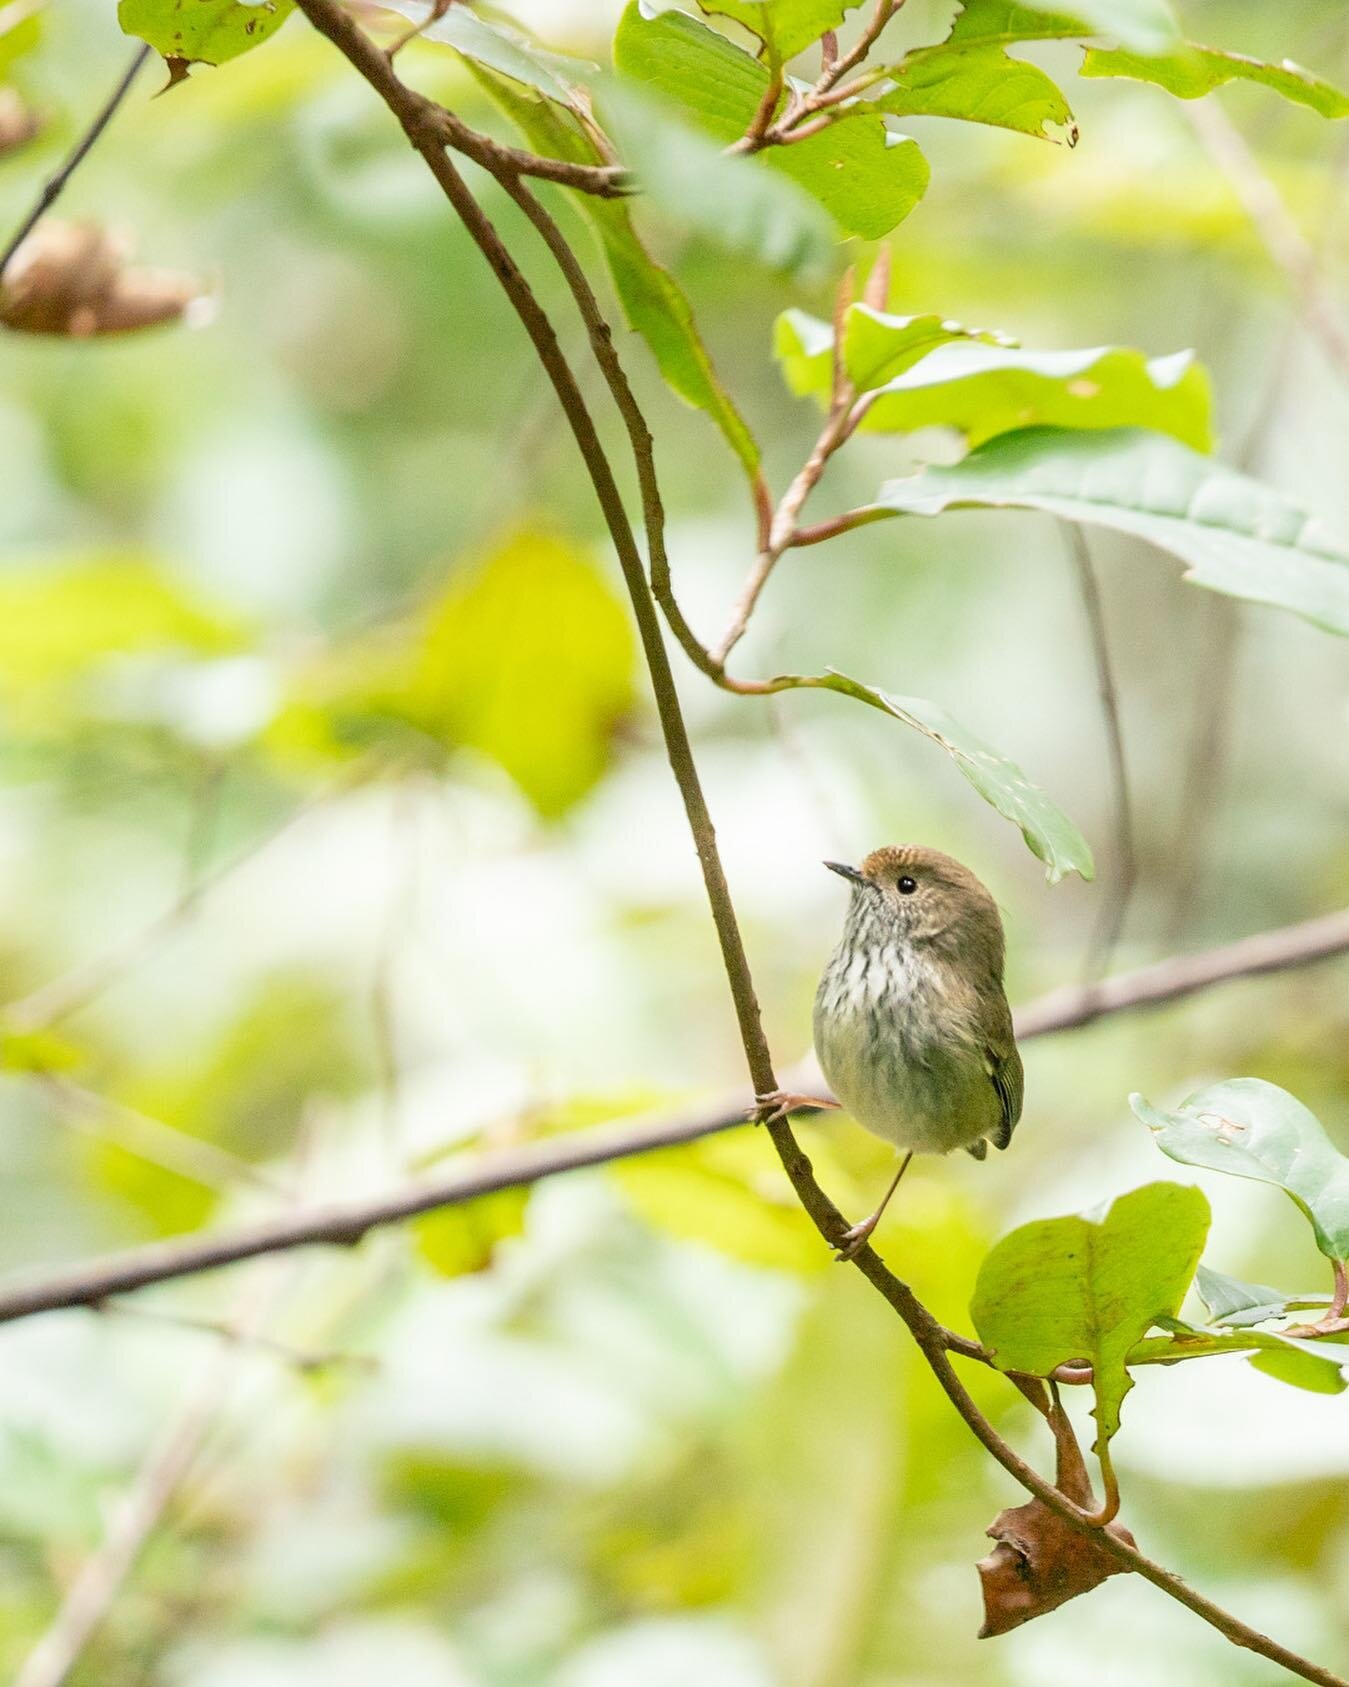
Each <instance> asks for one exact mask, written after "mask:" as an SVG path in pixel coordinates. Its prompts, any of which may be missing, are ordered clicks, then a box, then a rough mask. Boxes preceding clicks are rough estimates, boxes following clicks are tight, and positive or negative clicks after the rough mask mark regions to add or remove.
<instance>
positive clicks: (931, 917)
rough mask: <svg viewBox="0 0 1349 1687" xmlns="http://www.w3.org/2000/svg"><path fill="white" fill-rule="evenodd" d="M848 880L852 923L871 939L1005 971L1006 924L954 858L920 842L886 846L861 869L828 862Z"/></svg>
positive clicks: (975, 880) (858, 932)
mask: <svg viewBox="0 0 1349 1687" xmlns="http://www.w3.org/2000/svg"><path fill="white" fill-rule="evenodd" d="M825 866H826V867H828V868H829V870H830V872H833V873H837V874H838V875H839V876H840V877H841V878H845V879H847V880H848V882H849V883H850V885H851V886H852V903H851V905H850V907H849V910H848V923H849V925H850V927H852V928H853V930H854V933H855V935H857V936H859V937H867V938H870V939H871V940H872V941H885V940H887V939H888V940H890V941H894V940H895V939H898V940H899V941H901V942H904V943H913V944H938V945H940V946H941V947H943V948H948V947H950V948H956V949H958V950H959V951H960V952H961V953H962V954H967V955H968V956H969V958H970V959H971V960H980V961H986V962H987V963H989V964H991V965H992V966H993V967H994V968H995V969H996V970H998V971H999V972H1000V971H1001V967H1002V951H1003V937H1002V920H1001V918H1000V917H999V914H998V906H997V903H996V902H994V900H993V898H992V896H991V895H990V894H989V892H988V890H987V888H986V887H985V886H984V885H983V884H982V883H981V882H980V880H979V879H978V878H976V877H975V875H974V874H973V873H972V872H971V871H970V870H969V868H968V867H966V866H964V865H962V863H960V862H959V861H957V860H956V859H955V858H954V857H953V856H950V855H944V854H943V853H942V851H941V850H939V849H927V848H925V847H924V846H923V845H921V844H887V845H886V846H885V847H884V848H883V849H874V850H872V852H871V854H870V855H868V856H867V857H866V859H865V860H864V861H863V862H862V864H861V866H860V867H850V866H847V865H846V864H845V863H844V862H841V861H826V862H825Z"/></svg>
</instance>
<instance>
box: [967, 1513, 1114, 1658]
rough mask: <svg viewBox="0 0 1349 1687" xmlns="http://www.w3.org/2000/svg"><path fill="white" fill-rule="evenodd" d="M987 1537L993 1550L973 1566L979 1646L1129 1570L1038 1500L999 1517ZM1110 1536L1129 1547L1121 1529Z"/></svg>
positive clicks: (1000, 1514) (1088, 1536) (989, 1529)
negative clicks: (980, 1615)
mask: <svg viewBox="0 0 1349 1687" xmlns="http://www.w3.org/2000/svg"><path fill="white" fill-rule="evenodd" d="M988 1533H989V1535H990V1536H992V1538H993V1539H994V1540H995V1541H996V1542H997V1545H996V1546H995V1547H994V1548H993V1550H992V1552H990V1553H989V1555H988V1557H987V1558H981V1559H980V1561H979V1563H978V1565H977V1566H976V1568H977V1569H978V1571H979V1580H980V1581H981V1582H982V1584H983V1590H984V1626H983V1627H982V1628H981V1629H980V1630H979V1638H980V1639H981V1640H986V1639H988V1638H989V1637H990V1636H992V1635H995V1634H1006V1633H1007V1631H1008V1629H1012V1628H1018V1627H1019V1626H1020V1625H1021V1624H1022V1623H1028V1622H1029V1621H1030V1620H1031V1618H1032V1617H1041V1616H1043V1615H1044V1614H1045V1612H1046V1611H1052V1610H1053V1609H1054V1608H1055V1607H1056V1606H1058V1605H1064V1604H1066V1603H1067V1601H1068V1600H1070V1599H1076V1598H1077V1596H1078V1594H1079V1593H1090V1592H1091V1590H1092V1588H1094V1587H1099V1586H1100V1584H1101V1583H1102V1582H1103V1581H1104V1580H1105V1579H1106V1577H1107V1576H1117V1575H1119V1574H1120V1572H1121V1571H1123V1570H1127V1569H1128V1565H1127V1564H1121V1563H1120V1561H1119V1559H1118V1558H1113V1557H1111V1555H1110V1554H1109V1553H1108V1552H1107V1551H1106V1550H1105V1548H1104V1547H1102V1546H1100V1545H1099V1544H1098V1543H1097V1542H1096V1541H1095V1540H1094V1539H1093V1538H1092V1536H1091V1535H1087V1534H1083V1533H1082V1532H1081V1530H1079V1529H1074V1528H1073V1526H1072V1524H1071V1523H1068V1522H1065V1520H1064V1519H1063V1518H1062V1517H1060V1516H1059V1515H1058V1513H1057V1512H1054V1511H1051V1510H1050V1509H1049V1507H1048V1506H1047V1505H1045V1504H1043V1503H1042V1502H1041V1501H1040V1500H1030V1501H1029V1502H1028V1503H1027V1504H1026V1505H1019V1506H1015V1507H1013V1508H1012V1509H1010V1510H1007V1511H1002V1512H999V1513H998V1515H997V1517H995V1518H994V1520H993V1522H992V1523H991V1524H990V1525H989V1528H988ZM1109 1533H1110V1534H1112V1535H1114V1536H1115V1537H1116V1539H1117V1540H1122V1541H1125V1542H1127V1543H1128V1544H1129V1545H1130V1546H1133V1545H1134V1538H1133V1536H1132V1535H1131V1534H1130V1533H1129V1531H1128V1530H1127V1529H1126V1528H1124V1527H1123V1525H1122V1524H1119V1523H1112V1524H1111V1525H1110V1526H1109Z"/></svg>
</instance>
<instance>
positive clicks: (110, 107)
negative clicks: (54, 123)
mask: <svg viewBox="0 0 1349 1687" xmlns="http://www.w3.org/2000/svg"><path fill="white" fill-rule="evenodd" d="M149 56H150V49H149V47H148V46H147V45H146V44H145V43H144V42H141V43H140V44H139V45H138V46H137V47H136V49H135V51H134V52H133V53H132V55H131V59H130V62H129V63H128V65H127V67H126V69H125V70H124V71H123V72H122V74H121V76H120V77H119V78H118V80H117V86H116V87H115V88H114V89H113V91H112V93H111V94H109V95H108V98H107V99H106V100H105V101H104V102H103V105H102V106H101V107H100V109H99V112H98V115H97V116H96V117H95V118H94V120H93V122H92V123H91V124H90V125H89V127H88V128H87V129H86V130H85V131H84V133H83V134H82V135H81V136H80V138H79V139H78V140H77V141H76V142H75V145H74V146H73V147H72V148H71V149H70V151H69V152H68V153H67V154H66V156H65V158H64V159H63V160H62V162H61V165H60V167H59V168H58V169H57V170H56V171H55V173H54V174H53V175H51V176H49V177H48V178H47V180H46V181H45V182H44V183H43V184H42V190H41V192H40V193H39V194H38V196H37V199H36V201H35V202H34V204H33V206H32V208H31V209H30V210H29V211H28V213H27V215H26V216H25V217H24V218H23V220H22V221H21V222H20V224H19V226H18V228H17V229H15V231H14V233H13V234H12V235H11V236H10V238H9V240H8V242H7V243H6V246H5V249H4V251H3V252H0V278H2V277H3V276H4V273H5V271H6V270H7V269H8V268H9V264H10V259H11V258H13V256H14V254H15V253H16V252H17V251H18V249H19V248H20V246H22V245H23V243H24V241H25V240H27V238H28V236H29V235H30V234H31V233H32V232H33V230H34V229H35V228H36V227H37V225H38V224H39V223H40V222H41V221H42V219H43V217H45V216H46V214H47V212H48V211H50V210H51V208H52V206H53V205H54V204H55V203H56V201H57V200H58V199H59V198H60V197H61V195H62V194H63V193H64V192H65V189H66V183H67V182H69V180H70V178H71V177H72V176H73V175H74V174H75V172H76V170H78V169H79V167H80V165H81V164H83V162H84V160H85V159H86V158H87V157H88V156H89V154H90V152H92V151H93V148H94V146H95V145H96V143H97V141H98V139H99V136H100V135H102V133H103V131H104V130H105V129H106V128H107V126H108V124H109V123H111V122H112V120H113V118H114V117H115V116H116V115H117V112H118V109H119V108H120V106H121V104H122V102H123V100H125V99H126V97H127V95H128V94H129V93H130V92H131V87H132V84H133V83H134V82H135V80H136V78H137V76H139V75H140V71H141V66H142V65H143V64H144V63H145V61H146V59H148V58H149Z"/></svg>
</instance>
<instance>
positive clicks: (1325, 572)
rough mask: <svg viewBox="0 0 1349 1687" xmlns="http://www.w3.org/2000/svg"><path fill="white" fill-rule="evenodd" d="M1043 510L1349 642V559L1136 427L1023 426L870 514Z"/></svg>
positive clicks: (1259, 491)
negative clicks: (1142, 546)
mask: <svg viewBox="0 0 1349 1687" xmlns="http://www.w3.org/2000/svg"><path fill="white" fill-rule="evenodd" d="M965 509H1023V510H1043V511H1045V512H1047V513H1048V514H1050V515H1056V516H1060V517H1061V518H1062V519H1063V520H1065V521H1078V522H1085V523H1088V524H1091V525H1096V526H1100V527H1110V528H1113V529H1114V530H1115V531H1116V532H1119V533H1129V534H1132V535H1133V536H1134V537H1136V538H1139V539H1145V540H1147V542H1148V543H1149V544H1151V545H1155V546H1156V547H1157V549H1158V550H1163V551H1170V553H1171V554H1172V555H1173V556H1177V557H1179V558H1180V559H1181V560H1182V561H1183V562H1185V563H1187V564H1188V565H1189V567H1188V570H1187V573H1186V578H1187V579H1189V580H1194V581H1195V582H1196V583H1197V584H1199V585H1201V586H1207V587H1208V588H1209V589H1210V590H1211V591H1215V592H1225V593H1226V594H1227V595H1228V596H1229V597H1239V598H1247V599H1249V600H1250V601H1251V602H1253V603H1268V604H1274V605H1277V606H1278V607H1279V608H1281V609H1289V610H1292V611H1293V613H1294V614H1297V615H1301V616H1303V617H1305V618H1306V619H1307V620H1308V621H1311V622H1314V623H1315V624H1316V625H1317V626H1319V627H1324V628H1326V629H1327V630H1328V631H1329V632H1335V633H1343V634H1349V550H1347V549H1346V548H1345V547H1344V546H1343V545H1342V544H1340V543H1339V542H1338V541H1337V540H1335V539H1334V538H1332V537H1331V535H1330V534H1329V533H1328V532H1327V531H1326V529H1325V528H1324V527H1322V526H1321V524H1320V523H1319V522H1318V521H1316V520H1315V519H1313V518H1312V517H1310V516H1308V515H1307V514H1306V512H1305V511H1303V510H1300V509H1299V508H1298V507H1297V505H1296V504H1293V503H1291V502H1289V500H1288V499H1286V498H1285V497H1284V496H1283V494H1282V493H1280V492H1276V491H1274V490H1273V488H1271V487H1268V486H1262V485H1261V484H1260V482H1259V481H1256V480H1250V479H1248V478H1247V477H1246V476H1245V475H1241V474H1238V473H1237V472H1236V470H1234V469H1229V468H1227V467H1225V466H1224V465H1223V464H1221V463H1215V462H1214V461H1213V460H1212V459H1211V458H1208V457H1204V456H1201V455H1200V454H1199V453H1198V452H1195V451H1190V450H1188V449H1187V448H1186V447H1185V446H1183V445H1181V444H1180V443H1179V442H1178V441H1177V440H1174V439H1168V438H1166V437H1165V436H1164V435H1162V434H1158V433H1152V432H1147V431H1145V430H1143V429H1141V428H1115V429H1110V430H1107V431H1106V432H1104V433H1081V432H1076V431H1068V430H1066V429H1063V428H1027V429H1026V430H1025V431H1024V432H1021V433H1012V434H1005V435H1003V436H1002V437H1000V438H998V439H994V440H990V441H989V442H988V444H986V445H983V446H981V447H980V448H979V449H978V450H976V451H972V452H971V453H970V455H969V456H968V457H966V458H964V459H963V460H962V461H961V462H959V463H956V464H954V465H952V466H951V467H938V466H933V467H929V468H925V469H922V470H921V471H920V472H919V473H918V474H915V475H909V476H907V477H906V478H905V479H903V480H891V481H887V482H886V484H885V485H884V486H882V488H881V490H880V495H879V497H878V498H877V500H876V503H875V504H874V505H872V506H870V508H869V511H868V514H869V515H870V516H871V518H872V519H877V520H879V519H881V518H883V517H884V516H886V515H925V516H932V515H940V514H942V512H943V511H945V510H965Z"/></svg>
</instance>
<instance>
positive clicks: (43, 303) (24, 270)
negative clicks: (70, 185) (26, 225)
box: [0, 218, 209, 339]
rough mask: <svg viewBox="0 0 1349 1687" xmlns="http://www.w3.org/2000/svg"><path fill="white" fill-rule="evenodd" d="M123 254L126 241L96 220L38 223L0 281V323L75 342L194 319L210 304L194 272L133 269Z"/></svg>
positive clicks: (25, 331)
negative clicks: (100, 335)
mask: <svg viewBox="0 0 1349 1687" xmlns="http://www.w3.org/2000/svg"><path fill="white" fill-rule="evenodd" d="M125 259H126V248H125V245H124V243H123V242H122V241H121V240H119V239H118V238H117V237H116V236H114V235H112V234H109V233H108V232H107V230H105V229H102V228H100V227H99V226H98V225H97V224H96V223H84V222H82V223H63V222H56V221H54V220H52V219H50V218H49V219H47V220H46V221H45V222H42V223H39V224H38V226H37V228H36V229H35V230H34V231H33V233H32V234H31V235H30V236H29V237H28V239H27V240H25V241H24V243H23V245H22V246H21V247H20V248H19V250H18V251H17V252H16V253H15V254H14V257H13V258H12V259H11V260H10V263H9V266H8V267H7V269H6V270H5V274H4V278H3V282H0V323H3V324H4V325H5V327H7V328H12V329H16V330H17V331H19V332H20V333H25V334H59V335H62V336H65V337H67V338H76V339H79V338H84V337H87V336H89V335H93V334H127V333H132V332H134V331H135V330H136V329H138V328H152V327H154V326H156V325H157V324H159V323H164V322H177V321H180V320H182V319H184V318H186V319H188V320H189V321H197V320H200V317H201V313H202V311H203V309H205V308H209V301H208V300H207V298H206V296H205V290H204V288H203V286H202V284H201V282H200V281H198V280H197V279H196V277H195V276H190V275H184V274H182V273H180V272H178V271H175V270H163V269H137V268H134V267H129V266H128V265H127V264H126V262H125Z"/></svg>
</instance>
